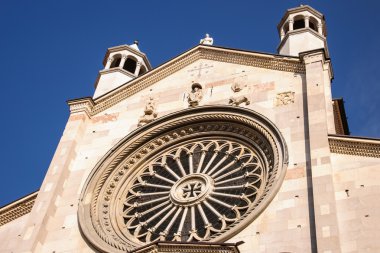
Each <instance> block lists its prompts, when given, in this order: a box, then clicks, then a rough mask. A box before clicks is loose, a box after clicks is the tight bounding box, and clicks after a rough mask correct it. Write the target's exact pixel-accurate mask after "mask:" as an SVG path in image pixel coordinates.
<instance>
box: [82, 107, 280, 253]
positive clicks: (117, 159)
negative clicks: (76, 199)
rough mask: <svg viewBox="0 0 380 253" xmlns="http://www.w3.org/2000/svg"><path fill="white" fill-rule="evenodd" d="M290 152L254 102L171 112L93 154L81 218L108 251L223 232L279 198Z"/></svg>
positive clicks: (222, 237)
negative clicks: (98, 158)
mask: <svg viewBox="0 0 380 253" xmlns="http://www.w3.org/2000/svg"><path fill="white" fill-rule="evenodd" d="M287 159H288V158H287V149H286V145H285V142H284V140H283V138H282V136H281V134H280V132H279V130H278V129H277V128H276V127H275V126H274V125H273V124H272V123H271V122H270V121H269V120H268V119H266V118H265V117H264V116H262V115H260V114H257V113H255V112H253V111H251V110H248V109H242V108H236V107H230V106H202V107H197V108H192V109H186V110H183V111H180V112H177V113H173V114H170V115H167V116H165V117H162V118H160V119H157V120H155V121H154V122H153V123H152V124H150V125H146V126H142V127H141V128H139V129H138V130H137V131H135V132H133V133H131V134H130V135H128V136H127V137H125V138H124V139H122V140H121V141H120V142H119V143H118V144H117V145H116V146H115V147H113V148H112V149H111V150H110V151H109V152H108V153H107V154H106V155H105V156H104V157H103V158H102V160H101V161H100V162H99V163H98V164H97V166H96V167H95V168H94V170H93V171H92V172H91V174H90V176H89V178H88V179H87V182H86V183H85V186H84V189H83V191H82V193H81V202H80V205H79V211H78V212H79V213H78V215H79V223H80V227H81V229H82V231H83V234H84V236H85V237H86V238H87V239H88V241H89V242H90V243H91V244H92V245H93V246H94V247H95V248H97V249H99V250H100V251H102V252H125V251H126V250H131V249H134V248H137V247H141V246H143V245H146V244H148V243H151V242H157V241H179V242H199V241H210V242H224V241H226V240H228V239H229V238H231V237H232V236H233V235H235V234H236V233H238V232H239V231H241V230H242V229H243V228H244V227H246V226H247V225H248V224H250V223H251V222H252V221H253V220H254V219H255V218H256V217H257V216H258V214H259V213H261V212H262V211H263V210H264V209H265V208H266V206H267V205H268V204H269V203H270V201H271V200H272V199H273V198H274V196H275V194H276V193H277V191H278V190H279V188H280V186H281V183H282V181H283V178H284V176H285V171H286V166H287Z"/></svg>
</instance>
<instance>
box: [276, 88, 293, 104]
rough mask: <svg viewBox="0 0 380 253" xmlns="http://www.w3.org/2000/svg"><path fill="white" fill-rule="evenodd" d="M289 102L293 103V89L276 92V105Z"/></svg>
mask: <svg viewBox="0 0 380 253" xmlns="http://www.w3.org/2000/svg"><path fill="white" fill-rule="evenodd" d="M290 103H294V92H293V91H287V92H282V93H278V94H277V96H276V101H275V104H276V106H281V105H288V104H290Z"/></svg>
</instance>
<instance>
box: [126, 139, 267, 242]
mask: <svg viewBox="0 0 380 253" xmlns="http://www.w3.org/2000/svg"><path fill="white" fill-rule="evenodd" d="M263 166H264V164H263V162H262V161H261V159H260V158H259V156H258V155H257V154H256V152H255V151H254V150H253V149H252V148H248V147H247V146H246V145H244V144H241V143H237V142H234V141H230V140H204V141H195V142H193V141H192V142H190V143H188V144H186V145H181V146H179V147H176V148H173V149H170V150H169V151H167V152H165V153H163V154H159V155H158V156H157V157H155V158H154V159H153V161H152V162H151V163H149V164H147V165H146V166H145V168H144V169H143V170H142V172H141V173H140V174H139V175H137V176H136V178H135V179H134V180H133V183H132V186H131V187H130V189H129V191H128V194H127V196H126V201H125V202H124V204H123V208H124V210H123V211H124V213H123V217H124V219H125V225H126V230H127V231H126V232H127V235H129V236H134V237H135V238H137V239H138V240H139V241H141V242H144V243H146V242H151V241H154V240H175V241H193V240H195V241H201V240H207V239H209V238H210V237H211V236H212V235H213V234H216V233H218V232H222V231H223V230H224V229H225V228H226V227H227V226H228V225H229V224H232V223H234V222H236V221H237V220H239V219H240V217H241V216H242V215H244V214H245V213H246V212H247V210H248V209H249V207H250V206H252V204H254V203H255V202H256V200H257V195H260V193H261V192H262V191H263V190H262V188H263V186H264V185H265V184H266V181H267V179H266V175H265V174H264V170H263Z"/></svg>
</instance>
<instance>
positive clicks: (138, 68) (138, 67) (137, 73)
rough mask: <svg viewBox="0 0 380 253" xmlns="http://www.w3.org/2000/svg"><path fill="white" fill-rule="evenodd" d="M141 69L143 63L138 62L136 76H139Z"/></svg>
mask: <svg viewBox="0 0 380 253" xmlns="http://www.w3.org/2000/svg"><path fill="white" fill-rule="evenodd" d="M140 68H141V61H138V62H137V63H136V70H135V76H138V75H139V72H140Z"/></svg>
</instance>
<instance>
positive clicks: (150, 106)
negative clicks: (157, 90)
mask: <svg viewBox="0 0 380 253" xmlns="http://www.w3.org/2000/svg"><path fill="white" fill-rule="evenodd" d="M156 118H157V113H156V105H155V103H154V100H153V98H152V97H150V98H149V99H148V101H147V103H146V105H145V109H144V115H143V116H141V117H140V119H139V123H138V124H137V126H143V125H145V124H148V123H149V122H152V121H153V120H155V119H156Z"/></svg>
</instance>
